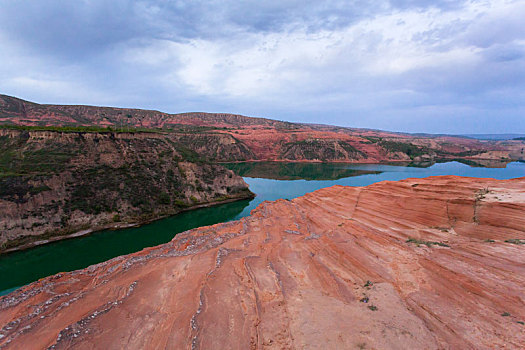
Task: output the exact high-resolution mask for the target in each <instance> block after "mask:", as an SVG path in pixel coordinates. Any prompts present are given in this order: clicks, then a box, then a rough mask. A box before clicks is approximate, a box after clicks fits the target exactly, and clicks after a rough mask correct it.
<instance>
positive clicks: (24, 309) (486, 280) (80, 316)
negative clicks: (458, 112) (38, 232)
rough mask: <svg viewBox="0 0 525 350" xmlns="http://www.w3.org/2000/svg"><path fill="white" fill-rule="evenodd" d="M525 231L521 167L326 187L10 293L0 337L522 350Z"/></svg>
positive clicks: (6, 343)
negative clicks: (486, 174) (497, 176)
mask: <svg viewBox="0 0 525 350" xmlns="http://www.w3.org/2000/svg"><path fill="white" fill-rule="evenodd" d="M115 234H118V233H115ZM410 239H412V240H411V241H408V240H410ZM523 239H525V178H520V179H514V180H507V181H497V180H492V179H474V178H462V177H454V176H445V177H432V178H427V179H408V180H405V181H399V182H381V183H377V184H374V185H370V186H368V187H355V188H353V187H341V186H334V187H331V188H326V189H322V190H319V191H316V192H313V193H310V194H307V195H305V196H303V197H300V198H297V199H294V200H292V201H286V200H279V201H276V202H271V203H269V202H265V203H263V204H261V205H260V206H259V207H258V208H257V209H255V210H254V211H253V212H252V215H251V217H247V218H244V219H242V220H240V221H236V222H231V223H225V224H218V225H214V226H208V227H202V228H199V229H195V230H191V231H188V232H185V233H181V234H179V235H177V236H176V237H175V238H174V239H173V241H171V242H170V243H167V244H164V245H161V246H158V247H154V248H148V249H145V250H143V251H141V252H138V253H135V254H131V255H127V256H121V257H118V258H115V259H112V260H110V261H107V262H104V263H101V264H98V265H94V266H90V267H89V268H87V269H84V270H79V271H74V272H71V273H61V274H58V275H55V276H51V277H48V278H44V279H42V280H40V281H38V282H35V283H32V284H30V285H28V286H26V287H24V288H22V289H20V290H18V291H16V292H14V293H11V294H9V295H7V296H5V297H3V298H1V299H0V348H2V349H4V348H12V349H42V348H48V347H50V348H52V349H62V348H75V349H93V348H99V349H153V348H155V349H161V348H162V349H164V348H170V349H171V348H175V349H250V348H251V349H262V348H275V349H289V348H290V349H291V348H297V349H353V348H361V349H370V348H371V349H498V348H505V349H522V348H523V346H524V344H525V325H524V324H523V322H525V245H521V244H519V243H525V240H524V241H522V240H523ZM505 241H507V242H505ZM2 277H3V278H6V276H2Z"/></svg>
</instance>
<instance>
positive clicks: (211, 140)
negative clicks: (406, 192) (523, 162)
mask: <svg viewBox="0 0 525 350" xmlns="http://www.w3.org/2000/svg"><path fill="white" fill-rule="evenodd" d="M0 124H16V125H26V126H28V125H29V126H61V127H63V126H68V127H75V126H97V127H101V128H106V127H111V128H120V129H122V128H124V129H130V128H138V129H162V130H165V131H170V132H172V133H173V132H178V133H183V134H185V135H186V137H184V138H185V139H186V140H187V139H191V140H192V141H193V142H190V143H188V145H193V144H195V149H194V151H196V152H198V153H199V154H201V155H202V156H206V157H209V156H210V154H211V156H212V157H211V158H210V159H213V160H216V161H240V160H252V161H253V160H257V161H270V160H278V161H330V162H359V163H378V162H384V161H412V160H414V161H417V162H422V161H429V160H434V159H475V160H485V159H490V160H501V159H504V160H507V161H510V160H511V159H524V156H525V155H524V153H523V149H524V148H525V141H519V140H516V141H513V142H508V141H501V142H496V141H480V140H474V139H469V138H461V137H452V136H436V135H410V134H399V133H392V132H385V131H379V130H368V129H356V128H343V127H336V126H329V125H313V124H301V123H289V122H284V121H278V120H271V119H265V118H251V117H246V116H242V115H235V114H226V113H179V114H168V113H162V112H159V111H151V110H142V109H130V108H111V107H95V106H62V105H41V104H37V103H32V102H28V101H24V100H21V99H18V98H14V97H11V96H6V95H0ZM196 133H198V134H199V135H198V136H196V135H195V134H196ZM218 134H222V138H221V137H219V136H218ZM179 137H180V135H179ZM217 142H220V143H221V144H223V145H224V144H227V143H228V142H231V143H234V144H236V147H234V148H232V151H233V152H228V151H226V152H222V153H221V152H220V150H219V152H218V150H217V149H215V148H213V147H208V145H213V144H216V143H217Z"/></svg>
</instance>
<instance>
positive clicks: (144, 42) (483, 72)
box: [0, 0, 525, 133]
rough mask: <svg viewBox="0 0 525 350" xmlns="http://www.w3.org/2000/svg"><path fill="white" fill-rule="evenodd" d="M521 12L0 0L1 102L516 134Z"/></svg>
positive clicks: (414, 4) (498, 5)
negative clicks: (4, 99)
mask: <svg viewBox="0 0 525 350" xmlns="http://www.w3.org/2000/svg"><path fill="white" fill-rule="evenodd" d="M524 18H525V1H523V0H493V1H491V0H488V1H477V0H472V1H463V0H434V1H432V0H391V1H388V0H367V1H339V0H325V1H310V0H302V1H298V0H297V1H296V0H279V1H270V0H268V1H261V0H248V1H241V0H217V1H216V0H208V1H200V0H187V1H174V0H173V1H170V0H151V1H127V0H112V1H105V0H76V1H59V0H38V1H35V0H19V1H12V0H0V93H4V94H8V95H14V96H18V97H21V98H24V99H27V100H32V101H35V102H40V103H57V104H94V105H110V106H122V107H138V108H147V109H158V110H161V111H165V112H171V113H176V112H184V111H208V112H231V113H239V114H245V115H249V116H263V117H269V118H273V119H280V120H289V121H303V122H312V123H325V124H336V125H344V126H354V127H368V128H376V129H386V130H395V131H409V132H435V133H441V132H447V133H505V132H521V133H525V25H524V24H523V23H524V22H523V19H524Z"/></svg>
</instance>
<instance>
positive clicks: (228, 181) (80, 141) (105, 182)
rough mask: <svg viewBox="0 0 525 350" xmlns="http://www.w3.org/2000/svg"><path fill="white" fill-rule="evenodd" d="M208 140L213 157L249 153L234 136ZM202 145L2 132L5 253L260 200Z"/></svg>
mask: <svg viewBox="0 0 525 350" xmlns="http://www.w3.org/2000/svg"><path fill="white" fill-rule="evenodd" d="M180 137H185V138H187V136H185V135H182V136H180ZM208 141H209V142H208V148H209V150H210V151H209V154H210V158H211V155H214V154H215V153H216V154H218V155H219V156H220V155H221V154H224V153H230V154H235V152H236V151H237V153H242V149H241V150H239V148H237V147H236V145H235V143H234V142H233V143H232V140H231V138H230V137H228V135H217V137H216V138H215V139H214V140H208ZM212 141H214V142H212ZM190 143H191V147H190V146H187V145H188V144H190ZM195 147H198V143H197V142H192V140H191V139H189V140H186V139H185V140H181V139H180V138H179V135H177V134H173V135H172V134H170V135H169V137H168V136H166V135H164V134H158V133H111V132H105V133H97V132H55V131H22V130H6V129H3V130H2V129H0V253H1V252H3V251H6V250H9V249H11V248H16V247H20V246H28V245H29V246H30V245H32V244H34V243H35V242H40V243H42V242H46V241H49V240H54V239H57V238H61V237H64V236H65V235H68V234H71V233H75V232H78V231H82V230H85V231H84V232H87V231H92V230H96V229H101V228H106V227H123V226H124V227H125V226H128V225H130V224H134V223H141V222H144V221H148V220H151V219H156V218H159V217H163V216H166V215H172V214H176V213H178V212H180V211H181V210H186V209H188V208H189V207H194V206H199V205H204V204H208V203H217V202H224V201H228V200H233V199H241V198H250V197H252V196H253V194H252V193H251V192H250V191H249V190H248V185H247V184H246V183H245V182H244V181H243V179H242V178H241V177H240V176H238V175H235V174H234V173H233V172H232V171H230V170H228V169H225V168H224V167H222V166H220V165H217V164H207V163H203V162H200V160H201V157H200V156H199V154H198V153H196V152H195V151H193V150H192V148H195ZM214 152H215V153H214Z"/></svg>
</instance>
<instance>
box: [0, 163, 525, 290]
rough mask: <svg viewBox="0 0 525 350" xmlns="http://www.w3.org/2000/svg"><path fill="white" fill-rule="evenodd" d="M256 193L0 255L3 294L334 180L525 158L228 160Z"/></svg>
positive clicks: (492, 172) (464, 170) (420, 173)
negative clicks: (418, 163) (411, 162)
mask: <svg viewBox="0 0 525 350" xmlns="http://www.w3.org/2000/svg"><path fill="white" fill-rule="evenodd" d="M227 167H229V168H231V169H233V170H234V171H236V172H237V173H239V174H240V175H241V176H243V177H244V179H245V181H246V182H247V183H248V185H249V186H250V190H251V191H252V192H254V193H255V194H256V195H257V196H256V197H255V198H254V199H253V200H242V201H238V202H233V203H228V204H223V205H218V206H214V207H210V208H203V209H197V210H193V211H189V212H185V213H182V214H179V215H176V216H173V217H169V218H166V219H162V220H158V221H155V222H153V223H150V224H147V225H143V226H140V227H135V228H128V229H123V230H117V231H112V230H106V231H100V232H97V233H94V234H91V235H89V236H85V237H79V238H73V239H68V240H63V241H59V242H55V243H51V244H48V245H43V246H39V247H35V248H32V249H28V250H24V251H20V252H13V253H10V254H6V255H2V256H0V276H1V278H0V295H3V294H6V293H8V292H10V291H12V290H14V289H16V288H18V287H20V286H23V285H25V284H28V283H30V282H33V281H35V280H38V279H39V278H42V277H45V276H49V275H52V274H55V273H57V272H62V271H72V270H76V269H80V268H84V267H87V266H89V265H92V264H96V263H99V262H102V261H105V260H108V259H111V258H114V257H116V256H119V255H123V254H129V253H133V252H137V251H140V250H141V249H143V248H145V247H151V246H155V245H158V244H162V243H166V242H168V241H170V240H171V239H172V238H173V237H174V236H175V235H176V234H177V233H179V232H183V231H186V230H189V229H192V228H195V227H200V226H205V225H211V224H215V223H219V222H225V221H231V220H237V219H239V218H242V217H244V216H248V215H250V211H251V210H253V209H254V208H255V207H257V205H259V204H260V203H261V202H262V201H265V200H276V199H279V198H286V199H292V198H295V197H298V196H301V195H303V194H305V193H308V192H312V191H315V190H318V189H320V188H324V187H329V186H333V185H345V186H366V185H370V184H372V183H375V182H379V181H385V180H390V181H395V180H402V179H406V178H411V177H414V178H422V177H427V176H436V175H460V176H470V177H485V178H494V179H510V178H516V177H523V176H525V163H519V162H513V163H509V164H507V165H506V166H505V167H501V168H482V167H470V166H468V165H465V164H461V163H458V162H448V163H437V164H433V165H431V166H428V167H414V166H396V165H382V164H339V163H338V164H326V163H316V164H312V163H309V164H305V163H270V162H266V163H240V164H228V165H227Z"/></svg>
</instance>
